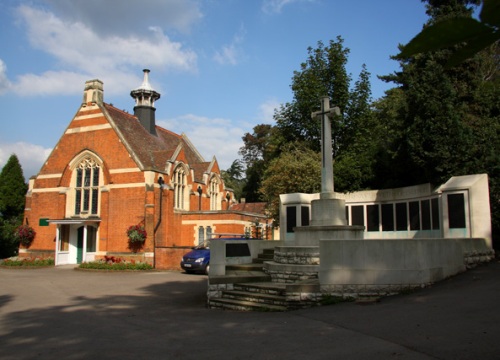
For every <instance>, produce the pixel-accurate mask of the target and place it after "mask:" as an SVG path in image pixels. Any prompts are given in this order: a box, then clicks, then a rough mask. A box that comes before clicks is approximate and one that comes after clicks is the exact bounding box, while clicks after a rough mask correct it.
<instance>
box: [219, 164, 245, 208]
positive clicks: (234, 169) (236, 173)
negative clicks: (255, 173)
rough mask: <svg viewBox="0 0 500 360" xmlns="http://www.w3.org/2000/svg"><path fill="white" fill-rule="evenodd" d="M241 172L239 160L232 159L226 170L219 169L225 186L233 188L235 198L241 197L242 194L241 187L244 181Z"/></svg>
mask: <svg viewBox="0 0 500 360" xmlns="http://www.w3.org/2000/svg"><path fill="white" fill-rule="evenodd" d="M243 174H244V169H243V163H242V162H241V160H234V161H233V163H232V164H231V166H230V167H229V168H228V169H227V170H222V171H221V176H222V179H223V180H224V185H225V187H226V188H229V189H232V190H233V192H234V196H235V198H236V199H241V197H242V196H243V187H244V186H245V183H246V181H245V179H244V178H243Z"/></svg>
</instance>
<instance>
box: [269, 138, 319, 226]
mask: <svg viewBox="0 0 500 360" xmlns="http://www.w3.org/2000/svg"><path fill="white" fill-rule="evenodd" d="M320 189H321V156H320V154H319V153H318V152H315V151H313V150H312V149H310V148H309V146H308V145H307V144H304V143H288V144H286V145H285V146H284V148H283V151H282V152H281V154H280V156H278V157H277V158H275V159H273V160H271V162H270V163H269V165H268V167H267V169H266V171H265V174H264V179H263V180H262V184H261V187H260V192H261V194H262V196H263V199H264V201H266V202H267V203H268V210H269V213H270V214H271V216H272V217H273V218H274V219H275V221H276V223H278V221H279V195H280V194H287V193H295V192H303V193H316V192H319V191H320Z"/></svg>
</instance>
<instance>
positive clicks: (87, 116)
mask: <svg viewBox="0 0 500 360" xmlns="http://www.w3.org/2000/svg"><path fill="white" fill-rule="evenodd" d="M99 117H104V114H103V113H97V114H90V115H79V116H76V117H75V118H74V119H73V120H76V121H79V120H87V119H93V118H99Z"/></svg>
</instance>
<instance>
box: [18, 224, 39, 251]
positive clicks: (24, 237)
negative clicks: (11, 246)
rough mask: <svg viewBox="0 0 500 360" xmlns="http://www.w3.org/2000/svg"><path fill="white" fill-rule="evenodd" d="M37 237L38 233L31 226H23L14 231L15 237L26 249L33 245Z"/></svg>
mask: <svg viewBox="0 0 500 360" xmlns="http://www.w3.org/2000/svg"><path fill="white" fill-rule="evenodd" d="M35 235H36V231H35V230H34V229H33V228H32V227H31V226H29V225H21V226H19V227H17V229H16V230H15V231H14V237H15V238H16V239H17V240H19V242H20V243H21V244H22V245H24V246H26V247H29V246H30V245H31V243H32V242H33V239H34V238H35Z"/></svg>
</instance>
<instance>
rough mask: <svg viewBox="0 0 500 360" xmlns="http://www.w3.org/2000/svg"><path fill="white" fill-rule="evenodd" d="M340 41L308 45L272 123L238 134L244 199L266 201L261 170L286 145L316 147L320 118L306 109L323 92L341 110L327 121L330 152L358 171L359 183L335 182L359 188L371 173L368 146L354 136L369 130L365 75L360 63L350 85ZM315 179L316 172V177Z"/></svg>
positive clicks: (314, 104) (314, 107) (316, 106)
mask: <svg viewBox="0 0 500 360" xmlns="http://www.w3.org/2000/svg"><path fill="white" fill-rule="evenodd" d="M343 43H344V41H343V39H342V38H341V37H340V36H339V37H337V38H336V40H331V41H330V42H329V43H328V46H325V45H324V44H323V43H322V42H321V41H320V42H318V45H317V47H316V48H312V47H309V48H308V49H307V51H308V57H307V59H306V61H305V62H303V63H302V64H301V65H300V71H295V72H294V74H293V77H292V85H291V88H292V91H293V96H294V98H293V101H292V102H290V103H286V104H284V105H281V106H280V108H279V109H277V110H276V111H275V114H274V119H275V121H276V126H271V125H265V124H261V125H257V126H256V127H254V129H253V130H254V131H253V133H252V134H250V133H247V134H245V136H244V137H243V142H244V146H243V147H242V148H241V149H240V155H242V156H243V162H244V163H245V165H246V185H245V187H244V189H243V193H244V195H245V197H246V198H247V201H249V202H252V201H262V200H266V196H264V195H263V194H265V193H267V190H262V187H263V186H264V182H266V175H265V174H268V175H269V174H270V172H269V171H267V170H268V168H269V166H270V164H271V162H272V161H273V160H274V159H277V158H279V157H280V156H282V154H283V152H284V151H285V150H284V149H285V148H286V146H287V144H296V143H300V144H302V145H301V146H303V147H307V148H309V149H311V150H312V151H313V152H319V151H320V150H321V142H320V140H321V122H320V121H318V120H317V119H311V113H312V112H314V111H317V110H318V109H319V106H320V98H321V97H323V96H325V95H327V96H329V97H330V98H331V99H332V101H333V103H332V106H338V107H339V108H340V109H341V112H342V116H340V117H336V118H335V119H334V120H333V121H332V138H333V139H332V141H333V144H332V145H333V154H332V156H334V157H336V158H337V157H338V158H339V159H342V158H341V156H342V154H345V156H344V158H343V160H341V161H342V167H344V168H350V167H351V165H352V166H354V167H358V168H359V169H361V171H362V172H363V179H364V180H363V181H362V184H354V182H353V181H351V180H350V179H347V178H346V177H344V179H345V180H343V181H341V183H343V184H345V186H344V187H343V189H345V190H352V189H354V188H353V187H351V184H353V185H354V186H355V189H358V188H359V187H365V186H366V183H367V181H368V179H370V178H371V177H372V176H371V172H372V170H371V168H372V166H371V165H372V164H371V162H370V161H368V159H369V158H370V157H372V156H371V155H369V154H368V153H366V152H367V151H372V149H370V148H369V147H367V146H363V145H362V144H361V138H360V137H359V135H360V134H361V133H363V134H364V135H365V136H368V134H370V133H372V134H373V131H372V130H371V129H364V128H363V127H364V126H371V125H372V121H371V120H370V119H372V117H371V113H372V111H371V109H370V100H371V88H370V83H369V76H370V74H369V72H368V71H367V70H366V67H365V66H364V65H363V67H362V70H361V72H360V75H359V78H358V80H357V81H356V83H355V84H354V86H353V88H352V90H351V89H350V86H351V75H350V74H348V73H347V71H346V68H345V67H346V64H347V60H348V54H349V49H348V48H346V47H344V44H343ZM356 139H360V140H359V142H358V145H359V146H358V147H357V148H356V149H354V147H353V146H352V144H353V143H354V142H355V140H356ZM364 140H366V138H363V141H364ZM349 149H350V152H349V153H347V151H348V150H349ZM361 159H362V160H361ZM358 160H359V161H358ZM352 161H354V162H355V164H352ZM366 164H368V165H367V166H365V165H366ZM320 180H321V178H320V177H319V178H318V179H317V181H318V182H319V181H320ZM268 183H269V182H267V184H268ZM266 186H267V185H266Z"/></svg>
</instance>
